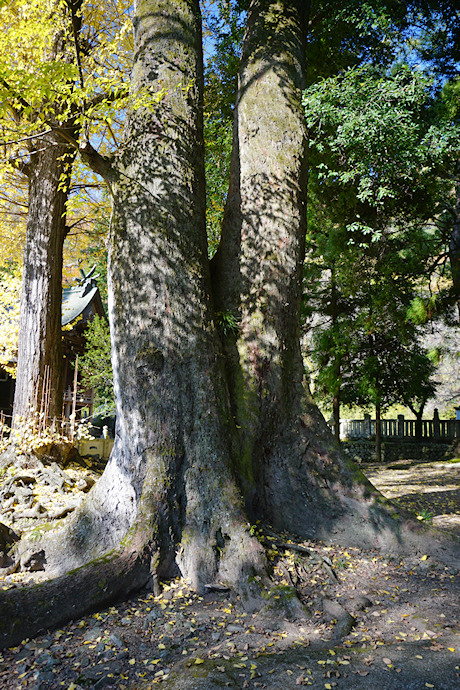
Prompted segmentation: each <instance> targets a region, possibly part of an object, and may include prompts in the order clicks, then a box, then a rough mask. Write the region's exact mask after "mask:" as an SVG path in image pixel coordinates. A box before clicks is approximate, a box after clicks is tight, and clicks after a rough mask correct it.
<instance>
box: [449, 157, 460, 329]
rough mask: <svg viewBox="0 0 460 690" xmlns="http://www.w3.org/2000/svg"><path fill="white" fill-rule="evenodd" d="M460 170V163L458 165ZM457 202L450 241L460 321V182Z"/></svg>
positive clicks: (450, 254)
mask: <svg viewBox="0 0 460 690" xmlns="http://www.w3.org/2000/svg"><path fill="white" fill-rule="evenodd" d="M457 168H458V171H459V172H460V163H459V164H458V165H457ZM455 193H456V197H457V203H456V205H455V217H454V222H453V226H452V232H451V235H450V243H449V259H450V269H451V272H452V282H453V287H454V295H455V300H456V302H457V310H458V316H459V321H460V182H459V183H457V184H456V185H455Z"/></svg>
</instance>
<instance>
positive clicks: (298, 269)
mask: <svg viewBox="0 0 460 690" xmlns="http://www.w3.org/2000/svg"><path fill="white" fill-rule="evenodd" d="M306 5H307V3H304V2H301V1H300V0H299V1H298V2H287V0H286V1H284V0H253V2H252V3H251V9H250V12H249V16H248V28H247V32H246V37H245V40H244V46H243V56H242V60H241V69H240V75H239V93H238V100H237V107H236V116H235V123H234V140H233V158H232V167H231V180H230V189H229V194H228V200H227V205H226V210H225V217H224V225H223V232H222V242H221V246H220V248H219V250H218V252H217V254H216V257H215V260H214V264H215V265H214V267H213V278H214V290H215V295H216V302H217V309H218V311H219V312H220V313H221V314H223V315H224V317H225V315H226V314H229V313H230V314H232V315H233V316H234V317H238V319H239V328H238V332H237V333H234V334H230V335H225V334H222V337H223V339H224V350H225V355H226V363H227V376H228V380H229V388H230V396H231V405H232V414H233V416H234V418H235V421H236V424H237V427H238V428H239V430H240V431H239V449H238V450H239V455H238V469H239V474H240V477H241V480H242V485H243V486H244V487H245V488H246V490H245V498H246V504H247V507H248V510H249V512H250V514H251V515H256V516H258V517H260V516H263V517H265V518H267V519H269V520H270V521H271V522H272V524H275V525H276V526H277V527H279V528H286V529H294V531H296V532H298V533H301V534H305V535H310V536H311V535H315V534H316V535H323V536H326V535H330V534H332V533H333V532H336V533H337V534H339V533H341V532H342V533H343V535H344V537H345V538H346V539H348V538H349V537H351V538H355V539H356V540H357V541H358V540H360V541H361V542H362V541H365V539H366V535H365V530H364V532H363V530H357V529H356V524H357V523H356V521H360V520H361V514H360V513H361V512H362V506H361V507H360V503H359V502H360V500H361V495H360V491H362V486H361V488H360V489H358V488H357V486H356V485H354V482H353V477H352V472H353V470H351V469H350V467H349V464H348V463H347V461H346V459H345V458H344V457H343V456H342V455H341V454H340V452H339V448H338V445H337V444H336V442H335V441H334V439H333V438H332V435H331V434H330V432H329V430H328V428H327V426H326V423H325V421H324V419H323V418H322V416H321V414H320V413H319V411H318V409H317V407H316V406H315V405H314V403H313V400H312V398H311V395H310V393H309V390H308V387H307V384H306V381H305V377H304V369H303V362H302V356H301V351H300V344H299V343H300V304H301V297H302V266H303V260H304V242H305V228H306V173H307V167H306V165H307V163H306V125H305V118H304V115H303V111H302V107H301V91H302V88H303V87H304V83H305V44H304V41H305V31H306V27H305V18H306V17H305V12H306V9H305V8H306ZM355 476H356V475H355ZM353 524H354V525H355V526H354V527H353ZM353 535H354V537H353ZM367 538H368V539H369V540H370V541H373V540H374V539H375V538H376V533H375V532H374V533H373V530H372V529H371V531H370V533H369V534H368V535H367Z"/></svg>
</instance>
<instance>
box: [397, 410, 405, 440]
mask: <svg viewBox="0 0 460 690" xmlns="http://www.w3.org/2000/svg"><path fill="white" fill-rule="evenodd" d="M398 436H399V438H402V437H403V436H404V415H403V414H398Z"/></svg>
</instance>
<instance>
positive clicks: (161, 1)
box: [21, 0, 265, 605]
mask: <svg viewBox="0 0 460 690" xmlns="http://www.w3.org/2000/svg"><path fill="white" fill-rule="evenodd" d="M134 26H135V40H136V50H135V55H136V60H135V64H134V69H133V77H132V81H133V90H134V91H135V92H136V91H139V90H141V89H147V90H148V92H149V93H150V94H151V95H152V96H154V95H155V93H156V92H159V91H160V90H161V89H163V90H164V97H163V98H162V100H161V102H160V103H157V104H155V103H153V104H152V105H150V106H148V107H143V108H139V109H137V110H135V111H134V112H132V113H131V115H130V116H129V120H128V123H127V127H126V133H125V140H126V142H127V144H126V145H125V146H124V147H122V148H121V150H120V152H119V155H118V157H117V160H116V162H115V165H114V166H113V168H112V171H111V172H110V173H109V174H107V178H108V181H109V184H110V188H111V193H112V197H113V216H112V225H111V235H110V248H109V251H110V254H109V295H110V296H109V316H110V323H111V331H112V342H113V369H114V384H115V397H116V405H117V432H116V441H115V446H114V450H113V452H112V455H111V458H110V461H109V463H108V465H107V468H106V470H105V472H104V475H103V477H102V478H101V480H100V481H99V482H98V484H97V485H96V487H95V489H94V490H93V491H92V492H91V494H90V496H89V498H88V500H87V501H86V502H85V503H84V505H83V506H82V508H81V509H80V511H79V512H78V513H77V514H76V515H75V517H74V518H73V520H72V522H71V524H70V525H69V526H68V527H67V529H65V530H63V531H61V532H60V533H58V534H53V536H52V537H51V538H50V539H47V540H46V542H45V543H44V544H45V546H44V548H45V551H46V563H45V567H46V570H47V571H48V572H50V573H52V574H62V573H65V572H66V571H67V570H68V569H69V568H75V567H78V566H80V565H81V564H82V563H84V562H85V561H88V560H92V559H95V558H98V557H99V556H102V555H104V554H106V553H107V552H109V551H110V550H112V549H115V552H116V554H118V555H120V553H121V554H123V553H124V554H126V553H130V554H131V557H130V562H131V564H132V570H133V572H132V581H133V582H136V583H138V582H139V578H141V579H142V577H143V578H144V581H145V579H146V578H147V577H149V573H150V574H151V576H152V577H153V578H156V577H157V576H165V575H172V574H175V573H176V572H178V568H180V571H181V572H182V574H183V575H184V576H185V577H187V578H189V579H190V580H191V581H192V583H193V585H194V587H196V588H197V589H198V590H203V587H204V585H205V584H206V583H210V582H213V581H215V580H222V581H224V582H226V583H228V584H230V585H232V586H235V587H237V588H238V589H239V590H241V591H243V590H245V589H247V587H248V584H249V580H250V579H252V576H253V575H255V574H257V573H261V572H263V570H264V567H265V558H264V554H263V549H262V547H261V546H260V544H259V542H258V541H257V540H256V539H255V538H253V537H252V536H251V535H250V531H249V528H250V525H249V523H248V521H247V518H246V516H245V512H244V506H243V501H242V498H241V495H240V493H239V491H238V488H237V485H236V482H235V479H234V477H233V473H232V462H231V432H232V426H233V425H232V424H231V420H230V418H229V411H228V406H227V400H228V395H227V391H226V384H225V377H224V374H223V368H222V356H221V354H220V351H219V342H218V337H217V334H216V329H215V326H214V316H213V308H212V304H211V299H210V292H211V290H210V276H209V264H208V259H207V246H206V231H205V193H204V189H205V185H204V155H203V131H202V90H203V85H202V80H203V71H202V52H201V51H202V48H201V24H200V15H199V4H198V0H187V2H184V1H183V0H150V1H147V0H146V1H144V2H138V3H137V6H136V16H135V22H134ZM144 95H145V94H144ZM153 100H154V99H153ZM120 542H122V547H120ZM133 544H135V547H134V546H133ZM21 548H22V555H21V558H22V562H24V560H26V559H27V558H28V553H30V549H32V550H34V549H36V548H37V546H36V545H33V544H32V545H23V546H22V547H21ZM120 548H121V551H116V550H117V549H120ZM115 552H114V553H115ZM133 554H134V555H133ZM136 554H137V555H136ZM123 557H124V556H123ZM117 562H118V561H117ZM116 567H117V565H116V564H115V565H114V569H116ZM82 577H85V575H84V574H83V575H82ZM77 580H78V578H77ZM72 586H73V587H74V588H75V587H76V586H77V585H76V584H75V583H74V584H73V585H72ZM110 591H112V590H110ZM105 596H106V595H105V594H103V593H101V597H102V599H104V597H105ZM93 605H94V603H93Z"/></svg>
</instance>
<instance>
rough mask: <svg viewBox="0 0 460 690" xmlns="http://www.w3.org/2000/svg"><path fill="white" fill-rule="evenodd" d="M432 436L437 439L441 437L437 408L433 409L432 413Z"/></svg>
mask: <svg viewBox="0 0 460 690" xmlns="http://www.w3.org/2000/svg"><path fill="white" fill-rule="evenodd" d="M433 436H434V437H435V438H439V437H440V436H441V425H440V424H439V412H438V408H437V407H435V408H434V412H433Z"/></svg>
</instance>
